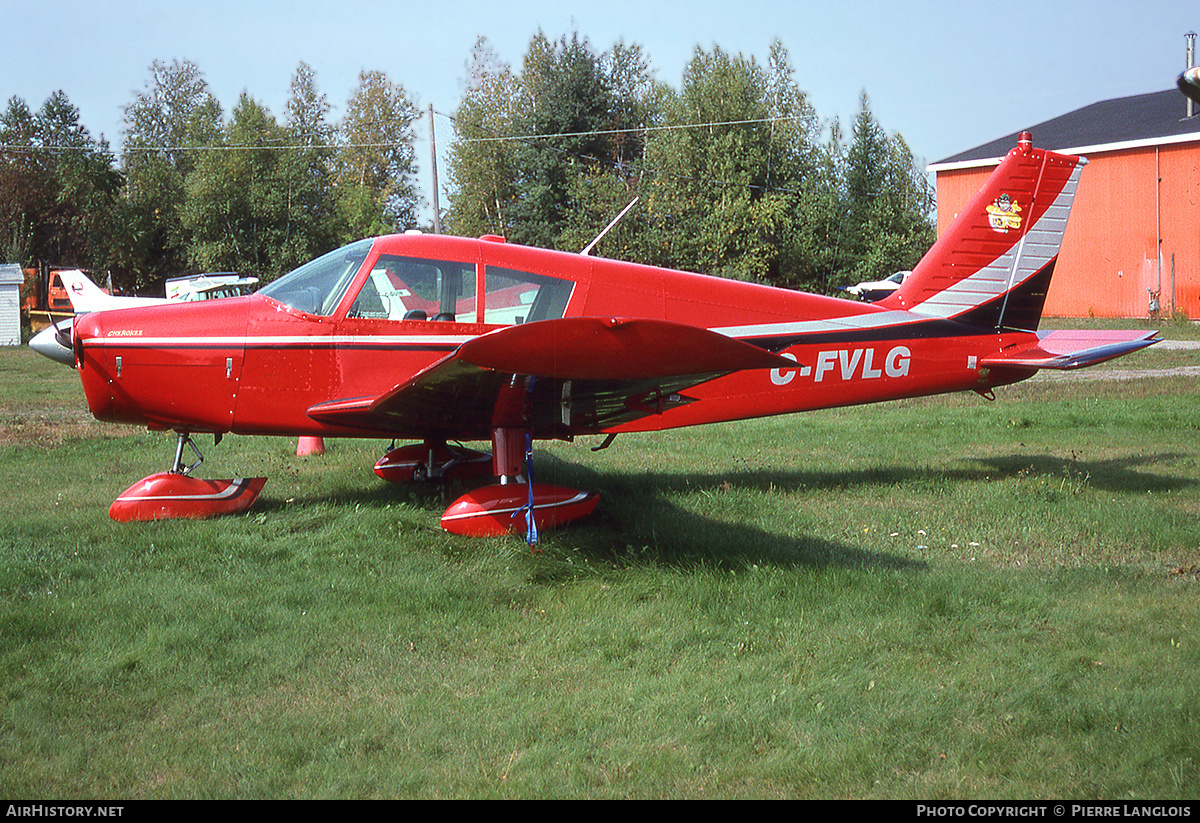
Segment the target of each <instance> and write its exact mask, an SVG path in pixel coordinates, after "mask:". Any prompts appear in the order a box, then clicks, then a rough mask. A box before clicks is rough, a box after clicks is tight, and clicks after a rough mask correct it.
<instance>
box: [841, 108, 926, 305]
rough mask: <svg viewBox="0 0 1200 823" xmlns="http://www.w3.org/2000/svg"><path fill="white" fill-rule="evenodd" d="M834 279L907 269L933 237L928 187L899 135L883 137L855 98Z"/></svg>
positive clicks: (851, 279)
mask: <svg viewBox="0 0 1200 823" xmlns="http://www.w3.org/2000/svg"><path fill="white" fill-rule="evenodd" d="M844 175H845V195H844V196H845V208H844V210H843V213H844V214H845V220H844V221H843V223H842V227H843V228H842V231H841V232H840V236H841V243H840V248H841V251H842V255H843V257H842V260H841V272H842V276H841V278H840V283H841V284H845V283H854V282H859V281H863V280H878V279H881V278H883V277H887V276H888V275H890V274H892V273H893V272H895V271H899V270H902V269H911V268H912V267H913V266H914V265H916V263H917V261H918V260H920V259H921V255H922V254H924V253H925V251H926V250H927V249H928V248H929V246H930V245H932V243H933V241H934V235H935V232H934V228H933V226H932V223H931V222H930V220H929V215H930V214H931V213H932V211H933V207H934V194H933V187H932V186H931V185H930V183H929V181H928V180H927V179H926V177H925V176H924V174H923V173H922V172H921V171H920V170H919V169H918V167H917V164H916V161H915V159H914V158H913V155H912V152H911V151H910V150H909V148H908V145H907V144H906V143H905V142H904V139H903V138H902V137H900V136H899V135H893V136H890V137H889V136H888V135H887V134H885V133H884V131H883V128H882V127H881V126H880V125H879V123H878V122H877V121H876V120H875V117H874V115H872V113H871V108H870V104H869V102H868V100H867V95H866V93H865V92H864V93H863V94H862V96H861V98H860V101H859V111H858V116H857V117H856V118H855V121H854V128H853V133H852V136H851V140H850V146H849V148H848V149H847V151H846V161H845V172H844Z"/></svg>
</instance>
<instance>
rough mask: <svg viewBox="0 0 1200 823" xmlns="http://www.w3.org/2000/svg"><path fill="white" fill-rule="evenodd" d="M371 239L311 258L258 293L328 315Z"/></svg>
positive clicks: (348, 283) (342, 292)
mask: <svg viewBox="0 0 1200 823" xmlns="http://www.w3.org/2000/svg"><path fill="white" fill-rule="evenodd" d="M373 242H374V240H371V239H367V240H359V241H357V242H355V243H351V244H350V245H348V246H343V247H342V248H340V249H336V250H334V251H331V252H329V253H328V254H325V255H322V256H321V257H318V258H317V259H315V260H310V261H309V262H307V263H305V264H304V265H303V266H301V267H300V268H298V269H295V270H293V271H291V272H290V273H288V274H285V275H284V276H283V277H281V278H279V279H278V280H276V281H275V282H274V283H271V284H270V285H268V286H266V287H265V288H263V289H261V290H260V291H259V294H262V295H265V296H267V297H270V298H271V299H272V300H278V301H279V302H280V303H283V304H284V305H287V306H291V307H292V308H293V309H297V310H299V311H302V312H306V313H307V314H319V315H323V316H325V317H328V316H329V315H331V314H333V313H334V311H336V310H337V307H338V304H339V303H341V302H342V296H343V295H344V294H345V293H346V289H347V288H349V286H350V281H351V280H353V279H354V275H355V274H357V273H358V269H359V267H360V266H362V264H363V261H364V260H366V259H367V254H368V253H369V252H370V251H371V244H372V243H373Z"/></svg>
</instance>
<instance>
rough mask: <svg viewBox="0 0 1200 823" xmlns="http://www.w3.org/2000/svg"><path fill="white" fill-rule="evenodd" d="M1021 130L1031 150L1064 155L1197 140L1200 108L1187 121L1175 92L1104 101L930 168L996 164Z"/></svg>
mask: <svg viewBox="0 0 1200 823" xmlns="http://www.w3.org/2000/svg"><path fill="white" fill-rule="evenodd" d="M1025 131H1027V132H1030V133H1032V134H1033V143H1034V145H1035V146H1038V147H1039V148H1047V149H1053V150H1054V151H1062V152H1066V153H1068V154H1080V153H1084V152H1085V151H1086V152H1091V153H1095V152H1097V151H1114V150H1117V149H1126V148H1138V147H1141V146H1155V145H1166V144H1170V143H1185V142H1190V141H1200V106H1197V107H1196V114H1195V115H1194V116H1193V117H1188V116H1187V99H1186V98H1185V97H1184V96H1183V95H1182V94H1180V93H1179V90H1178V89H1170V90H1168V91H1156V92H1151V93H1150V94H1137V95H1134V96H1133V97H1119V98H1117V99H1115V100H1105V101H1103V102H1100V103H1092V104H1091V105H1090V106H1084V107H1083V108H1081V109H1076V110H1075V111H1073V112H1070V113H1069V114H1064V115H1061V116H1059V117H1055V118H1053V119H1052V120H1047V121H1045V122H1044V123H1038V124H1037V125H1036V126H1028V127H1026V128H1023V129H1020V130H1019V131H1015V132H1013V133H1012V134H1010V135H1006V136H1004V137H1001V138H999V139H997V140H993V141H991V142H990V143H984V144H983V145H982V146H976V147H975V148H973V149H968V150H967V151H964V152H961V153H959V154H956V155H953V156H951V157H947V158H946V159H945V160H939V161H937V162H936V163H932V164H930V166H929V168H930V170H931V171H942V170H945V169H954V168H969V167H972V166H986V165H990V164H994V163H997V162H999V161H1000V159H1001V158H1002V157H1004V155H1005V154H1007V153H1008V152H1009V150H1011V149H1012V148H1013V147H1014V146H1016V145H1017V138H1018V136H1019V135H1020V133H1021V132H1025Z"/></svg>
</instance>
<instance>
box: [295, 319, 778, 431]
mask: <svg viewBox="0 0 1200 823" xmlns="http://www.w3.org/2000/svg"><path fill="white" fill-rule="evenodd" d="M791 365H792V361H790V360H786V359H784V358H782V357H779V356H778V355H775V354H773V353H771V352H768V351H765V350H763V349H761V348H758V347H757V346H753V345H751V344H749V343H745V342H742V341H740V340H736V339H734V338H731V337H726V336H725V335H722V334H718V333H716V332H711V331H708V330H706V329H701V328H696V327H694V326H687V325H684V324H681V323H671V322H667V321H661V320H632V319H623V318H596V317H573V318H564V319H560V320H545V321H540V322H536V323H526V324H523V325H519V326H511V327H508V328H504V329H499V330H497V331H494V332H491V333H489V334H485V335H481V336H479V337H476V338H474V339H472V340H469V341H468V342H466V343H464V344H463V345H462V346H460V347H459V348H458V349H457V350H456V351H455V352H454V353H453V354H451V355H449V356H447V357H445V358H443V359H442V360H440V361H438V362H437V363H435V364H433V365H432V366H430V367H429V368H427V369H425V370H424V371H422V372H420V373H418V374H417V375H415V376H414V377H412V378H411V379H409V380H407V381H405V382H403V383H400V384H399V385H397V386H396V387H395V388H393V389H392V390H390V391H388V392H386V393H384V394H383V395H380V396H379V397H362V398H350V399H343V400H334V401H331V402H327V403H320V404H318V405H315V406H313V407H312V408H310V409H309V410H308V414H309V416H310V417H312V418H313V419H314V420H318V421H320V422H323V423H328V424H332V425H339V426H352V427H354V428H360V429H368V430H374V431H379V432H384V433H389V434H391V433H395V434H405V435H410V436H417V437H444V438H458V439H463V440H473V439H486V438H488V437H490V436H491V432H492V429H493V427H494V426H496V425H499V424H500V422H502V421H503V420H509V421H511V420H512V419H514V417H515V419H518V420H521V421H524V422H527V423H528V425H529V427H530V430H531V431H532V432H533V434H534V435H535V436H536V437H543V438H545V437H566V436H570V435H572V434H586V433H595V432H600V431H603V430H605V429H607V428H609V427H611V426H614V425H617V424H619V423H626V422H629V421H631V420H636V419H638V418H641V417H645V416H648V415H652V414H660V413H662V411H663V410H664V409H666V408H669V407H671V406H674V405H680V404H684V403H688V402H691V400H692V399H691V398H688V397H687V396H686V395H683V394H681V392H683V391H684V390H686V389H687V388H689V387H691V386H695V385H698V384H700V383H704V382H706V381H708V380H712V379H713V378H716V377H720V376H722V375H725V374H730V373H731V372H735V371H740V370H742V369H770V368H780V367H786V366H791Z"/></svg>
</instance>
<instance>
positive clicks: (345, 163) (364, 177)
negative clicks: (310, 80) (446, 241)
mask: <svg viewBox="0 0 1200 823" xmlns="http://www.w3.org/2000/svg"><path fill="white" fill-rule="evenodd" d="M416 118H417V107H416V104H415V103H413V102H412V100H411V99H410V98H409V96H408V93H407V92H406V91H405V90H404V87H403V86H401V85H399V84H397V83H392V82H391V81H389V80H388V79H387V77H386V75H384V74H383V73H382V72H377V71H364V72H362V73H361V74H360V75H359V77H358V87H357V88H356V89H355V91H354V93H353V94H352V95H351V97H350V100H349V102H348V103H347V106H346V116H345V117H344V118H342V122H341V124H340V126H339V127H338V139H339V143H340V145H339V148H338V151H337V154H336V157H335V158H334V175H333V176H334V186H335V190H336V194H337V202H338V209H339V211H340V221H341V223H342V225H343V226H344V227H345V228H346V231H347V232H348V236H347V237H346V238H345V239H350V237H369V236H374V235H378V234H385V233H389V232H397V231H403V230H404V229H408V228H413V227H415V226H416V224H417V210H418V208H419V207H420V205H421V197H420V195H419V194H418V192H417V188H416V183H415V181H416V175H417V159H416V151H415V149H414V148H413V141H414V139H415V135H414V131H413V123H414V121H415V120H416Z"/></svg>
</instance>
